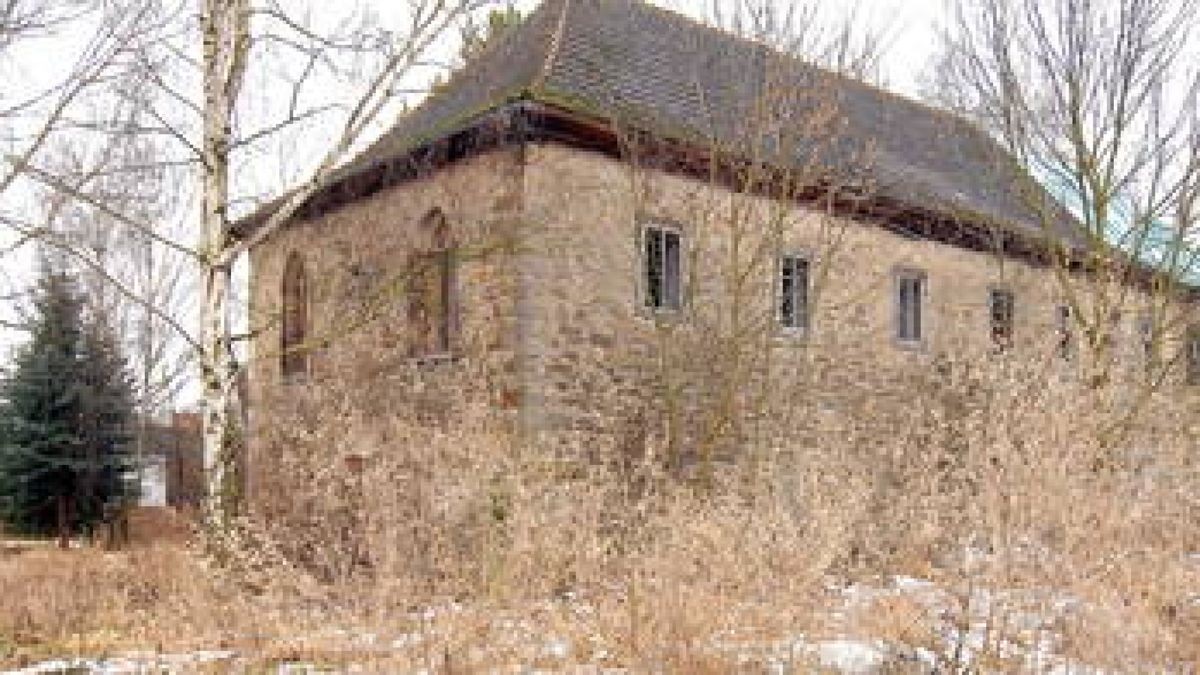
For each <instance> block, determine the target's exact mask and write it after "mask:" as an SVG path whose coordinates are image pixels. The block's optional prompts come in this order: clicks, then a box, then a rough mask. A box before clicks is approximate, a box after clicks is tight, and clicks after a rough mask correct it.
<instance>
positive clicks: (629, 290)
mask: <svg viewBox="0 0 1200 675" xmlns="http://www.w3.org/2000/svg"><path fill="white" fill-rule="evenodd" d="M1072 222H1073V221H1072V219H1071V218H1070V216H1069V215H1067V214H1066V213H1065V212H1064V211H1063V210H1062V209H1061V208H1060V207H1059V206H1058V205H1057V204H1055V202H1054V201H1053V200H1052V199H1051V198H1050V197H1049V196H1048V195H1046V194H1045V193H1044V192H1043V191H1042V190H1040V189H1039V188H1037V187H1036V186H1034V184H1033V182H1032V181H1031V180H1029V179H1028V178H1027V177H1025V176H1023V175H1022V174H1021V173H1020V172H1019V171H1018V170H1017V169H1015V168H1014V167H1013V165H1012V164H1011V163H1010V162H1009V161H1007V158H1006V157H1004V153H1003V152H1002V151H1000V150H999V148H998V147H997V146H996V145H995V144H994V143H993V142H992V141H991V140H989V138H988V137H987V136H986V135H985V134H983V133H982V132H981V131H979V130H978V129H976V128H975V127H973V126H972V125H971V124H969V123H967V122H965V121H963V120H961V119H958V118H956V117H954V116H951V115H948V114H945V113H943V112H940V111H938V110H935V109H932V108H929V107H927V106H925V105H922V104H919V103H916V102H913V101H909V100H906V99H903V98H900V97H897V96H895V95H892V94H890V93H887V92H884V91H881V90H879V89H877V88H874V87H871V86H869V85H866V84H863V83H860V82H857V81H854V80H852V79H847V78H844V77H841V76H838V75H834V74H832V73H828V72H825V71H823V70H821V69H818V68H815V67H813V66H809V65H806V64H804V63H802V62H800V61H797V60H795V59H793V58H791V57H788V56H784V55H781V54H779V53H776V52H774V51H772V50H771V49H770V48H768V47H766V46H763V45H760V44H757V43H754V42H750V41H746V40H743V39H741V38H738V37H735V36H732V35H729V34H726V33H723V32H720V31H718V30H715V29H712V28H709V27H705V26H702V25H700V24H697V23H694V22H692V21H690V20H688V19H686V18H683V17H681V16H679V15H676V14H673V13H670V12H667V11H663V10H660V9H657V8H653V7H651V6H649V5H647V4H644V3H643V2H640V1H638V0H587V1H586V2H585V1H582V0H546V2H544V3H543V4H542V5H541V7H540V8H539V9H537V10H536V11H535V12H534V13H533V14H532V15H531V16H530V17H528V19H527V20H526V21H525V22H524V23H523V24H522V25H521V26H520V27H519V28H517V29H515V30H513V31H511V32H510V33H509V34H508V35H506V36H505V37H504V38H503V39H502V40H500V41H499V42H498V44H495V45H493V46H491V47H490V48H489V49H488V51H487V52H486V53H485V54H483V55H482V56H481V57H480V58H479V59H478V60H476V61H475V62H474V63H472V64H469V65H468V66H467V67H466V68H464V69H463V70H462V71H460V72H458V73H457V74H455V75H454V76H453V77H452V79H451V80H450V81H449V82H448V83H447V84H446V85H445V86H444V87H443V88H441V89H440V90H439V92H438V93H436V94H435V95H433V96H432V97H431V98H430V99H429V100H428V101H427V102H425V103H424V104H423V105H422V106H420V107H419V108H417V109H415V110H413V111H411V112H409V113H407V114H405V115H404V116H403V117H402V118H401V119H400V120H399V121H398V123H397V124H396V126H395V128H394V129H393V130H392V131H391V132H390V133H388V134H386V135H385V136H384V137H383V138H382V139H381V140H379V141H378V142H377V143H375V144H374V145H373V146H372V147H371V148H370V149H369V150H367V151H366V152H365V153H363V154H362V155H361V156H360V157H358V158H357V159H355V160H354V161H353V162H351V163H350V164H349V165H348V166H346V167H344V168H343V169H342V170H341V171H340V173H339V175H338V177H337V180H336V181H335V182H334V183H333V185H332V186H331V187H330V188H329V189H327V190H325V191H324V192H322V193H321V194H320V195H318V196H317V197H316V198H314V199H313V200H312V201H311V202H310V203H309V204H308V205H307V206H306V207H305V208H304V209H303V210H302V211H301V213H300V215H299V216H298V217H297V218H296V220H295V222H293V223H292V224H290V226H288V227H287V228H285V229H284V230H282V231H280V232H278V233H277V234H275V235H273V236H271V237H270V238H268V239H267V240H266V241H264V242H263V243H262V244H261V245H260V246H258V247H257V248H256V249H255V250H254V251H253V252H252V261H251V267H252V303H251V304H252V308H251V316H252V320H253V321H255V322H258V323H261V324H262V325H265V326H267V328H268V330H266V331H264V332H263V333H262V334H261V335H260V337H259V338H258V339H257V342H256V343H255V345H254V356H255V359H254V361H253V362H252V366H251V376H250V390H251V409H252V415H253V420H254V421H253V424H254V425H255V426H256V427H258V428H261V427H262V426H263V425H265V424H268V423H269V419H270V417H271V415H272V411H273V410H276V409H277V408H278V407H279V406H282V405H289V404H291V403H294V402H295V400H296V399H298V398H300V397H302V394H303V393H304V392H307V391H309V390H311V389H312V388H314V387H317V386H320V385H322V384H323V383H324V384H329V383H335V384H336V383H342V384H347V383H349V384H348V385H347V386H346V388H347V389H351V390H356V391H359V392H360V393H361V392H362V391H368V392H369V395H366V396H360V397H359V400H357V401H356V403H355V404H354V406H355V410H357V412H356V413H354V414H356V415H359V416H361V419H362V420H363V424H365V425H370V424H374V423H378V422H380V421H381V420H385V419H386V418H388V417H389V416H392V415H399V414H412V415H414V416H416V417H417V418H421V419H425V418H428V419H442V420H445V419H454V416H455V414H456V410H457V409H458V408H459V407H460V406H463V405H464V403H463V398H473V399H474V400H475V402H477V403H481V404H483V407H485V408H486V409H488V410H493V411H503V413H502V414H503V415H506V416H508V417H509V418H511V420H512V422H513V423H514V424H515V425H517V426H519V427H520V428H521V429H524V430H527V431H530V432H547V433H564V434H571V433H579V434H585V435H608V436H610V437H613V438H615V439H617V440H618V442H622V443H628V442H631V441H635V440H638V439H639V434H660V433H665V434H671V433H672V432H673V431H679V430H680V429H685V431H681V432H680V433H678V434H676V436H678V437H679V438H683V439H686V442H687V443H704V442H707V441H709V440H711V439H713V438H716V437H719V436H728V435H729V432H730V429H731V428H732V429H733V430H734V432H735V433H741V432H738V431H737V429H736V427H737V426H738V425H741V424H747V423H752V422H754V421H755V420H759V421H761V418H762V417H764V416H769V417H770V418H771V419H772V420H773V422H775V423H777V424H781V425H785V426H786V425H788V424H793V423H794V424H797V425H802V424H803V423H804V420H803V419H800V418H802V417H804V415H802V414H799V413H796V414H795V415H792V416H790V415H791V413H789V412H788V411H790V410H798V409H800V408H798V407H797V406H800V402H801V401H803V402H804V407H803V409H804V410H812V409H819V410H822V411H832V412H835V413H836V412H838V411H841V412H842V413H844V414H857V413H858V412H860V411H861V410H863V409H865V407H873V408H878V409H895V408H896V406H893V405H892V404H893V403H894V404H897V405H898V406H899V408H900V409H902V408H903V403H904V401H905V400H906V398H908V397H910V396H911V395H912V390H911V389H910V388H909V385H908V384H907V383H908V382H909V381H910V380H911V378H913V377H918V378H920V377H926V376H934V375H936V372H937V371H936V368H935V366H936V364H937V363H938V362H939V361H940V360H944V359H946V358H951V357H956V356H957V357H960V358H975V357H976V356H978V357H979V358H992V357H995V355H997V354H1003V357H1004V358H1014V357H1015V358H1025V359H1028V360H1030V361H1035V360H1036V361H1039V362H1042V361H1044V362H1045V363H1046V364H1048V365H1047V367H1048V368H1055V369H1060V370H1064V371H1069V370H1070V369H1071V367H1072V366H1071V364H1072V357H1073V354H1074V353H1075V352H1076V351H1077V350H1078V342H1079V336H1078V335H1077V334H1076V328H1075V325H1074V322H1073V321H1072V317H1071V316H1070V313H1071V309H1070V307H1071V306H1070V305H1069V304H1068V303H1066V302H1065V301H1064V299H1063V297H1062V295H1061V292H1060V287H1059V284H1058V283H1057V282H1056V276H1055V274H1054V272H1053V271H1052V269H1051V266H1050V263H1049V261H1050V260H1051V256H1049V255H1048V251H1050V250H1052V249H1054V248H1055V247H1066V248H1068V249H1069V247H1070V246H1071V245H1072V242H1074V241H1075V238H1076V236H1077V235H1076V234H1075V232H1074V230H1073V226H1072ZM246 226H247V227H249V226H251V225H246ZM1139 293H1140V291H1139ZM1135 295H1136V294H1135ZM1138 311H1139V310H1138V304H1137V301H1134V302H1131V303H1130V304H1129V305H1128V306H1127V308H1126V310H1125V314H1124V315H1122V316H1119V317H1116V319H1117V320H1119V321H1120V322H1121V326H1122V328H1121V329H1120V330H1118V331H1117V334H1118V335H1120V336H1123V337H1122V339H1121V340H1118V344H1117V345H1116V349H1118V350H1120V351H1121V352H1122V353H1123V354H1124V355H1125V356H1126V357H1127V359H1126V360H1127V361H1128V362H1129V364H1130V366H1129V367H1130V369H1132V370H1136V369H1137V368H1139V367H1141V366H1139V365H1138V364H1139V363H1141V361H1142V360H1145V359H1148V358H1150V357H1151V356H1152V354H1151V353H1150V352H1151V351H1153V349H1155V348H1156V347H1154V346H1152V345H1151V344H1150V342H1149V341H1148V340H1147V338H1146V336H1145V335H1142V334H1141V333H1139V330H1140V328H1139V326H1140V325H1141V324H1140V323H1139V320H1138ZM1194 349H1195V347H1194V346H1193V351H1194ZM1196 363H1200V361H1197V360H1196V358H1195V355H1194V354H1193V367H1195V364H1196ZM1194 376H1195V372H1193V377H1194ZM366 383H371V384H370V385H367V384H366ZM813 406H816V408H814V407H813Z"/></svg>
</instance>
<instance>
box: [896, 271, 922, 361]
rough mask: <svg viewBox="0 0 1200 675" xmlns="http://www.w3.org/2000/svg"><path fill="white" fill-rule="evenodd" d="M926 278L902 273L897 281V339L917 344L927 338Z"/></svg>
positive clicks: (911, 273)
mask: <svg viewBox="0 0 1200 675" xmlns="http://www.w3.org/2000/svg"><path fill="white" fill-rule="evenodd" d="M924 295H925V276H924V275H923V274H920V273H917V272H905V273H902V274H901V275H900V276H899V277H897V279H896V339H897V340H898V341H900V342H903V343H908V344H915V343H919V342H921V341H922V340H923V339H924V337H925V326H924V319H925V317H924V307H923V304H924Z"/></svg>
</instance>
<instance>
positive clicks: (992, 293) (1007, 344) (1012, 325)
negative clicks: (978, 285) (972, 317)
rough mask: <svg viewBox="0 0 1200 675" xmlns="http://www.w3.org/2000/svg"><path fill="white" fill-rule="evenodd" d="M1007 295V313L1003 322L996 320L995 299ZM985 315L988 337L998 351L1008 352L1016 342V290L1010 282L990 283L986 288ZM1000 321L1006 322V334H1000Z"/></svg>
mask: <svg viewBox="0 0 1200 675" xmlns="http://www.w3.org/2000/svg"><path fill="white" fill-rule="evenodd" d="M1001 296H1007V299H1008V315H1007V317H1006V320H1005V321H1004V322H998V320H997V319H998V316H997V313H996V300H997V298H998V297H1001ZM987 317H988V339H989V341H990V343H991V345H992V347H994V348H995V349H996V351H998V352H1009V351H1012V349H1013V348H1014V347H1015V346H1016V342H1017V291H1016V289H1014V288H1013V287H1012V286H1011V285H1010V284H1006V283H998V284H991V285H989V286H988V290H987ZM1002 323H1006V324H1007V332H1008V334H1007V335H1006V336H1001V333H1002V332H1004V331H1003V330H997V329H998V328H1002Z"/></svg>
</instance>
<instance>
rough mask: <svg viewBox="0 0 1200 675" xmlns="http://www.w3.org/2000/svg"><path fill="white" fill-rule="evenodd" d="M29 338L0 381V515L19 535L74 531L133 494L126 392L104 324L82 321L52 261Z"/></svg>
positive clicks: (63, 537)
mask: <svg viewBox="0 0 1200 675" xmlns="http://www.w3.org/2000/svg"><path fill="white" fill-rule="evenodd" d="M43 269H44V272H43V274H42V278H41V280H40V281H39V285H38V288H37V293H36V297H35V301H34V307H33V309H34V312H33V316H32V319H31V325H30V336H31V338H30V341H29V342H28V343H27V344H26V345H24V346H23V347H22V348H21V349H20V350H19V351H18V352H17V355H16V359H15V363H14V365H13V367H12V369H11V371H10V373H9V375H8V377H7V378H6V379H5V380H4V381H3V383H0V406H2V407H0V518H2V519H3V520H4V522H5V523H6V524H7V526H8V527H9V528H10V529H12V530H14V531H17V532H22V533H28V534H49V533H56V534H57V535H58V536H59V539H60V543H61V544H62V545H64V546H65V545H66V543H67V541H68V538H69V536H70V534H71V533H72V532H76V531H78V530H79V529H80V528H81V527H87V526H90V525H91V524H93V523H95V522H96V520H98V519H99V518H100V517H101V516H102V515H103V513H104V505H105V504H109V503H113V502H115V501H119V500H122V499H125V498H127V497H129V496H130V495H132V494H133V493H134V492H133V491H134V489H135V487H136V486H135V485H134V484H133V483H132V481H131V480H130V470H131V469H132V468H133V467H132V466H131V462H130V461H129V455H128V452H127V450H128V447H129V435H128V432H129V429H130V420H131V418H132V414H133V409H132V400H133V395H132V389H131V387H130V384H129V378H128V376H127V375H126V372H125V367H124V363H123V361H122V359H121V357H120V353H119V349H118V347H117V343H116V341H115V340H114V339H113V338H112V336H111V332H110V331H108V330H107V328H105V326H104V323H103V321H98V320H97V321H91V322H87V323H85V318H84V317H85V307H84V302H83V300H82V298H81V297H80V295H79V293H78V291H77V290H76V286H75V283H74V281H73V280H72V279H71V277H70V276H69V275H68V274H66V273H64V272H61V271H55V270H53V269H52V268H51V266H50V265H49V264H45V263H44V265H43Z"/></svg>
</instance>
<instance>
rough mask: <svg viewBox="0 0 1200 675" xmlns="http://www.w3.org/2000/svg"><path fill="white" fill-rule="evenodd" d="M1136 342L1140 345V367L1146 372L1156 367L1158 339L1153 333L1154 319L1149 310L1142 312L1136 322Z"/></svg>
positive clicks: (1157, 364)
mask: <svg viewBox="0 0 1200 675" xmlns="http://www.w3.org/2000/svg"><path fill="white" fill-rule="evenodd" d="M1137 333H1138V342H1139V344H1141V347H1142V354H1141V356H1142V367H1143V368H1145V370H1146V372H1147V373H1151V372H1154V371H1155V370H1157V369H1158V366H1159V361H1158V339H1157V337H1156V336H1155V334H1154V319H1153V317H1152V316H1151V314H1150V313H1149V312H1143V313H1142V314H1141V315H1140V316H1139V317H1138V322H1137Z"/></svg>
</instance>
